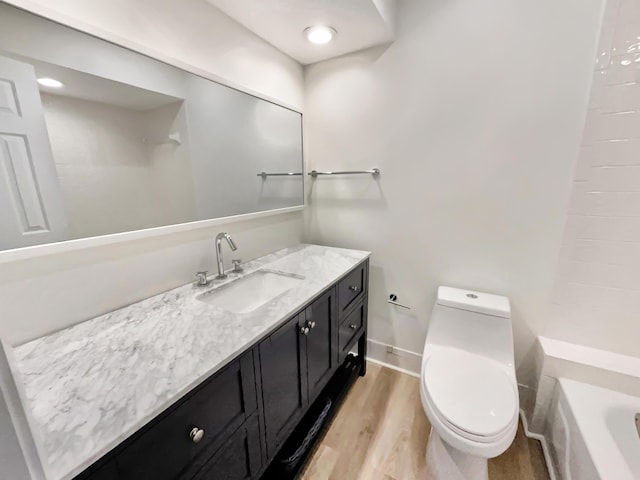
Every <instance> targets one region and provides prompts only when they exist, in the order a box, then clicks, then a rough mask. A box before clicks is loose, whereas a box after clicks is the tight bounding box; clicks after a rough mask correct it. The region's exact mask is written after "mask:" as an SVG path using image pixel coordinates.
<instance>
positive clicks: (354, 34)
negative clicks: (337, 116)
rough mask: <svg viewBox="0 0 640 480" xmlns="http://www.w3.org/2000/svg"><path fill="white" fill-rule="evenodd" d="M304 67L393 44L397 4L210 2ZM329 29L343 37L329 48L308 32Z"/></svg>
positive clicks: (371, 0) (358, 0) (377, 0)
mask: <svg viewBox="0 0 640 480" xmlns="http://www.w3.org/2000/svg"><path fill="white" fill-rule="evenodd" d="M207 1H208V2H209V3H210V4H212V5H213V6H215V7H217V8H218V9H220V10H221V11H223V12H224V13H226V14H227V15H228V16H230V17H231V18H233V19H234V20H235V21H237V22H238V23H240V24H241V25H243V26H244V27H246V28H247V29H249V30H251V31H252V32H253V33H255V34H256V35H258V36H260V37H262V38H263V39H264V40H265V41H267V42H268V43H270V44H271V45H273V46H274V47H276V48H277V49H278V50H281V51H282V52H284V53H286V54H287V55H289V56H290V57H292V58H294V59H295V60H297V61H298V62H300V63H302V64H303V65H308V64H310V63H315V62H319V61H322V60H326V59H328V58H333V57H337V56H340V55H344V54H345V53H349V52H355V51H357V50H362V49H364V48H369V47H373V46H376V45H383V44H388V43H391V42H392V41H393V39H394V21H395V8H396V0H207ZM318 24H322V25H328V26H330V27H333V28H334V29H335V30H336V31H337V32H338V34H337V35H336V36H335V37H334V39H333V40H332V41H331V42H330V43H328V44H324V45H314V44H312V43H310V42H309V41H308V40H307V39H306V37H305V36H304V34H303V30H304V29H305V28H307V27H310V26H312V25H318Z"/></svg>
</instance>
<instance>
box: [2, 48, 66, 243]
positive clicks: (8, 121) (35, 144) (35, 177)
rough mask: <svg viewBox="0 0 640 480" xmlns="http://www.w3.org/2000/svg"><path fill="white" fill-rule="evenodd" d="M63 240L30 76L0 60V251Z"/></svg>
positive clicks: (59, 203) (54, 177)
mask: <svg viewBox="0 0 640 480" xmlns="http://www.w3.org/2000/svg"><path fill="white" fill-rule="evenodd" d="M67 235H68V223H67V217H66V214H65V212H64V205H63V200H62V193H61V191H60V184H59V182H58V174H57V171H56V167H55V164H54V161H53V155H52V153H51V146H50V144H49V135H48V133H47V127H46V124H45V120H44V112H43V110H42V104H41V102H40V92H39V91H38V84H37V81H36V74H35V71H34V69H33V67H32V66H31V65H29V64H27V63H22V62H18V61H16V60H12V59H9V58H5V57H0V250H4V249H9V248H18V247H25V246H30V245H37V244H41V243H49V242H56V241H62V240H66V239H67Z"/></svg>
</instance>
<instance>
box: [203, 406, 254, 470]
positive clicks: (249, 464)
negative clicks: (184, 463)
mask: <svg viewBox="0 0 640 480" xmlns="http://www.w3.org/2000/svg"><path fill="white" fill-rule="evenodd" d="M260 465H261V463H260V434H259V430H258V417H257V415H254V416H253V417H251V419H249V420H248V421H247V422H246V424H245V425H243V426H242V427H240V429H239V430H238V431H237V432H236V433H234V434H233V435H232V436H231V438H229V439H228V440H227V442H226V444H225V446H224V447H223V448H222V449H220V451H219V452H218V453H216V454H215V456H214V457H213V458H211V460H209V461H208V462H207V463H206V464H205V466H204V467H202V469H201V470H200V471H199V472H198V473H197V474H196V476H195V477H193V480H249V479H251V478H256V476H257V474H258V470H260Z"/></svg>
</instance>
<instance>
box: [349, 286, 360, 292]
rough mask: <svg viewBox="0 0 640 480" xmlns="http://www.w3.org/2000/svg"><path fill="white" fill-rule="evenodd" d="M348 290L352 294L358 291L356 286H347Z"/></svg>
mask: <svg viewBox="0 0 640 480" xmlns="http://www.w3.org/2000/svg"><path fill="white" fill-rule="evenodd" d="M349 290H351V291H352V292H357V291H358V290H359V288H358V286H357V285H349Z"/></svg>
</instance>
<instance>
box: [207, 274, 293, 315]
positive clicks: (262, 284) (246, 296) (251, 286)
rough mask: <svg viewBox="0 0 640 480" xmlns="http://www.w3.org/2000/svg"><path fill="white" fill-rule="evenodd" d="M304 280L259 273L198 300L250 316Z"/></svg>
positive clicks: (236, 281) (284, 275)
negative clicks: (250, 313) (249, 314)
mask: <svg viewBox="0 0 640 480" xmlns="http://www.w3.org/2000/svg"><path fill="white" fill-rule="evenodd" d="M302 280H304V277H301V276H299V275H294V274H291V273H282V272H274V271H272V270H258V271H257V272H254V273H251V274H249V275H247V276H246V277H242V278H240V279H238V280H235V281H233V282H231V283H229V284H227V285H223V286H222V287H220V288H217V289H215V290H212V291H210V292H206V293H203V294H202V295H199V296H198V297H196V298H197V299H198V300H200V301H201V302H204V303H208V304H209V305H214V306H216V307H219V308H223V309H225V310H229V311H230V312H234V313H249V312H252V311H253V310H255V309H256V308H258V307H261V306H262V305H264V304H265V303H267V302H269V301H271V300H273V299H274V298H276V297H277V296H278V295H281V294H283V293H284V292H286V291H287V290H291V289H292V288H293V287H295V286H297V285H298V284H299V283H300V282H301V281H302Z"/></svg>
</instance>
